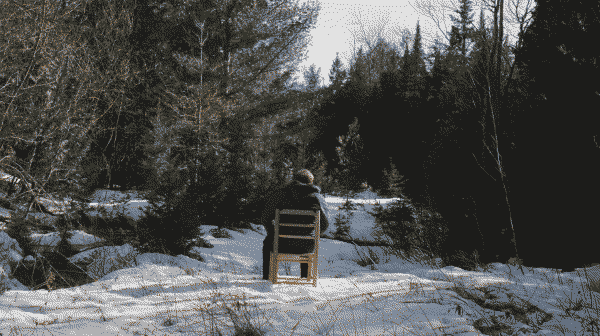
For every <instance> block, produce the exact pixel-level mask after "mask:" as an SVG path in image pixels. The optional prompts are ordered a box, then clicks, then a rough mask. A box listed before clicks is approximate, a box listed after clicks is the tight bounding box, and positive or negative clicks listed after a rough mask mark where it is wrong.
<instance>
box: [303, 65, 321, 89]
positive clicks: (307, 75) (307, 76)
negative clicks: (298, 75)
mask: <svg viewBox="0 0 600 336" xmlns="http://www.w3.org/2000/svg"><path fill="white" fill-rule="evenodd" d="M315 68H316V67H315V65H314V64H311V66H310V67H309V68H308V69H307V70H306V71H304V82H305V83H306V84H305V85H306V89H307V90H309V91H315V90H317V89H318V88H319V87H320V85H319V83H320V82H321V80H322V79H321V68H319V70H315Z"/></svg>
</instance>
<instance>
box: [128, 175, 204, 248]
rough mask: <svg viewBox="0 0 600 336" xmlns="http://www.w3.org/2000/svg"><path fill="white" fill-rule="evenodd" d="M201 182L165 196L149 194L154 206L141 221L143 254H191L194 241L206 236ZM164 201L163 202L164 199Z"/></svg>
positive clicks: (140, 246) (139, 224)
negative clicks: (200, 189) (202, 216)
mask: <svg viewBox="0 0 600 336" xmlns="http://www.w3.org/2000/svg"><path fill="white" fill-rule="evenodd" d="M199 188H200V186H199V185H194V184H192V185H190V186H188V187H187V188H184V190H183V191H182V192H180V193H179V194H177V193H175V192H172V193H170V195H166V196H167V197H164V198H162V197H161V196H160V195H158V193H153V194H150V195H148V201H149V203H150V206H149V207H148V208H146V209H144V215H145V216H144V217H142V218H141V219H140V221H139V222H138V224H137V228H136V233H137V238H138V241H137V244H136V245H134V247H136V248H138V251H139V252H140V253H163V254H168V255H171V256H177V255H179V254H183V255H188V254H189V252H190V249H192V248H193V247H194V246H193V240H194V239H197V238H198V237H199V236H201V235H203V233H202V232H201V230H200V228H199V224H200V223H199V217H200V216H199V214H198V212H199V211H198V210H199V206H198V204H197V202H198V201H199V200H201V198H200V197H199V196H198V194H199ZM163 199H164V201H163V202H162V204H159V202H160V201H161V200H163Z"/></svg>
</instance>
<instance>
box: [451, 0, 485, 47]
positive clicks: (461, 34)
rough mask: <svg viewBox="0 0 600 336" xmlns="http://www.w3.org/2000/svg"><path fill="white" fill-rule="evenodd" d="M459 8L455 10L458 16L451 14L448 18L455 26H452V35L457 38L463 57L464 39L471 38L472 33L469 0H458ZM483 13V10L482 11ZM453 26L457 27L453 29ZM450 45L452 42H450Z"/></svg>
mask: <svg viewBox="0 0 600 336" xmlns="http://www.w3.org/2000/svg"><path fill="white" fill-rule="evenodd" d="M460 4H461V5H460V9H458V10H455V12H456V13H457V14H458V15H459V17H458V18H457V17H455V16H454V15H451V16H450V18H451V19H452V21H453V22H454V24H455V25H456V26H452V35H451V36H452V37H453V38H457V39H458V41H459V43H460V45H461V47H460V52H461V55H463V57H466V55H467V48H466V41H467V39H468V38H472V36H473V35H472V34H473V27H471V26H472V25H473V14H471V11H472V8H471V0H460ZM482 13H483V12H482ZM455 27H457V28H456V29H455ZM451 41H452V39H451ZM450 44H451V45H452V42H451V43H450Z"/></svg>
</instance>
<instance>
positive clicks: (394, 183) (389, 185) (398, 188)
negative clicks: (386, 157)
mask: <svg viewBox="0 0 600 336" xmlns="http://www.w3.org/2000/svg"><path fill="white" fill-rule="evenodd" d="M383 176H384V179H383V181H384V182H385V184H384V185H383V186H382V188H381V189H380V190H379V191H378V193H381V195H382V196H384V197H400V196H401V195H402V189H403V187H402V185H404V181H403V178H404V176H402V175H400V173H399V172H398V170H397V169H396V165H395V164H394V163H393V162H392V158H391V157H390V169H384V170H383Z"/></svg>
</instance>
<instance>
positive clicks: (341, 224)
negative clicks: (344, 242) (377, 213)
mask: <svg viewBox="0 0 600 336" xmlns="http://www.w3.org/2000/svg"><path fill="white" fill-rule="evenodd" d="M356 209H357V207H356V205H354V204H352V202H350V200H346V202H344V204H343V205H341V206H339V207H338V210H341V211H345V212H347V213H349V215H344V214H342V212H341V211H340V212H338V214H337V215H336V216H335V223H334V225H335V227H336V229H335V232H334V233H333V238H334V239H350V226H349V225H348V224H349V220H350V219H351V218H352V216H353V214H352V213H351V212H349V211H351V210H356Z"/></svg>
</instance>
